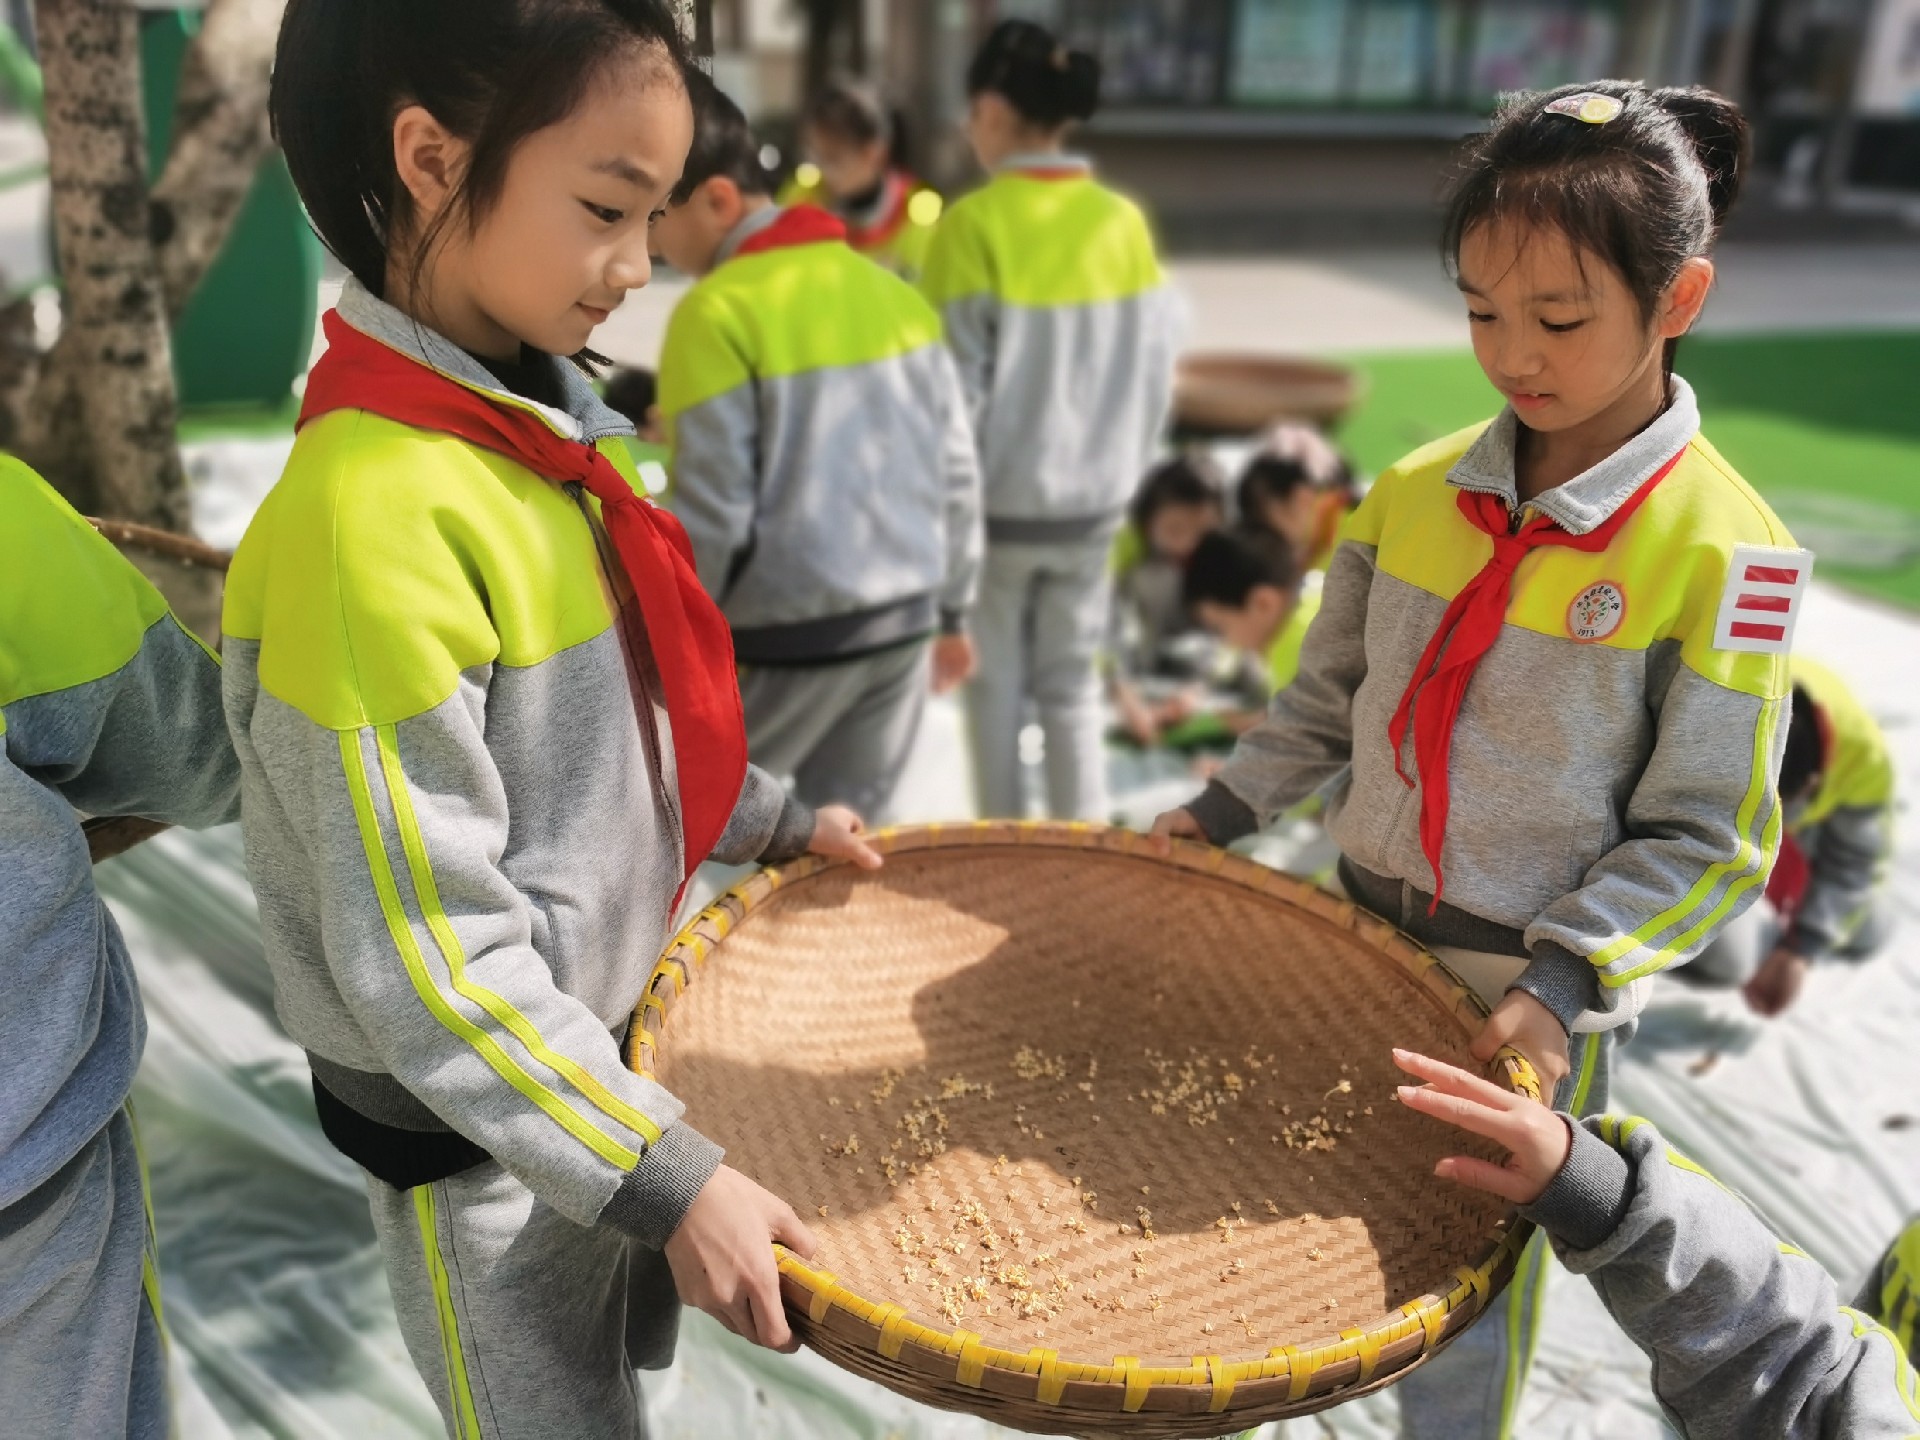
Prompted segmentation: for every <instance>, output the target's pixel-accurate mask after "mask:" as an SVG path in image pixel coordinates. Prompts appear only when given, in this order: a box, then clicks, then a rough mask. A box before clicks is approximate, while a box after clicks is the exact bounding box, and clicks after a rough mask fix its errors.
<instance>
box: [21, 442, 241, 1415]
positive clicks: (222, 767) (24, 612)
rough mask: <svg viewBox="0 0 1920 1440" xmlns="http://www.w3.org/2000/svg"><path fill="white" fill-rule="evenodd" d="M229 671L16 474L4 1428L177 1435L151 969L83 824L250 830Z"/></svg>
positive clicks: (96, 542) (70, 517)
mask: <svg viewBox="0 0 1920 1440" xmlns="http://www.w3.org/2000/svg"><path fill="white" fill-rule="evenodd" d="M239 802H240V768H239V765H238V763H237V762H236V761H235V759H234V755H233V746H232V744H231V742H230V741H229V740H228V739H227V727H226V723H225V721H224V720H223V719H222V717H221V713H220V662H219V661H218V660H216V659H215V658H214V656H213V652H212V651H210V650H208V649H207V648H206V646H204V645H202V644H201V643H200V642H199V641H198V640H197V639H195V638H194V636H193V635H191V634H190V633H189V632H188V631H186V630H184V629H183V628H181V626H180V624H179V622H178V621H176V620H175V619H174V617H173V614H172V612H171V611H169V610H168V608H167V602H166V601H165V600H164V599H162V598H161V596H160V593H159V592H158V591H157V590H155V589H154V588H153V586H151V585H149V584H148V583H147V582H146V580H145V579H144V578H142V576H141V574H140V572H139V571H138V570H136V569H134V567H133V566H132V565H131V564H130V563H129V562H128V561H127V560H126V559H124V558H123V557H122V556H121V555H120V554H119V552H117V551H116V550H115V549H114V548H113V546H112V545H110V544H109V543H108V542H107V541H106V540H104V539H102V538H101V537H100V536H99V535H98V534H96V533H95V532H94V529H93V527H92V526H90V525H88V524H87V522H86V521H85V520H82V519H81V518H80V517H79V516H78V515H76V514H75V513H74V512H73V510H72V509H71V508H70V507H69V506H68V505H67V503H66V501H64V500H62V499H61V498H60V497H59V496H58V495H56V494H55V493H54V492H53V489H52V487H51V486H49V485H48V484H47V483H46V482H45V481H44V480H42V479H41V478H40V477H39V476H38V475H36V474H34V473H33V472H32V471H31V470H29V469H28V468H27V467H26V466H25V465H22V464H21V463H20V462H19V461H18V460H15V459H12V458H11V457H0V875H4V876H5V880H4V881H3V882H0V928H3V929H4V932H5V934H6V936H7V949H6V971H5V973H6V985H7V999H6V1011H5V1015H6V1032H7V1044H6V1045H5V1047H4V1048H3V1049H0V1415H4V1416H5V1417H6V1420H5V1427H4V1428H5V1429H6V1431H7V1433H8V1434H11V1435H113V1436H121V1435H125V1436H137V1437H141V1440H161V1437H163V1436H165V1435H167V1434H168V1433H169V1427H170V1422H169V1419H168V1404H167V1386H166V1370H167V1360H166V1347H165V1333H164V1330H163V1328H162V1324H161V1313H160V1276H159V1271H158V1268H157V1265H156V1258H155V1256H156V1252H155V1247H154V1238H153V1232H152V1229H151V1226H150V1222H149V1219H148V1215H149V1210H148V1201H147V1184H146V1175H145V1173H144V1165H143V1163H142V1160H141V1156H140V1152H139V1138H138V1136H137V1135H136V1134H135V1131H134V1121H133V1110H132V1107H131V1105H130V1103H129V1101H128V1095H129V1094H130V1093H131V1091H132V1089H133V1076H134V1071H135V1070H136V1069H138V1068H139V1064H140V1052H141V1050H142V1048H143V1047H144V1046H145V1043H146V1035H147V1022H146V1015H145V1013H144V1012H143V1011H142V1009H141V1007H140V988H139V985H138V984H137V983H136V981H135V979H134V970H133V961H132V959H131V958H130V957H129V956H128V954H127V947H126V942H125V941H124V940H123V939H121V936H120V929H119V927H118V926H117V925H115V924H114V921H113V915H112V913H111V912H110V911H108V909H107V907H106V905H105V904H104V903H103V902H102V901H101V899H100V896H99V894H98V892H97V891H95V889H94V887H93V864H92V861H91V859H90V858H89V856H88V852H87V837H86V834H85V832H84V831H83V829H82V828H81V820H82V817H83V816H93V815H144V816H148V817H150V818H152V819H156V820H165V821H167V822H169V823H171V824H175V825H217V824H220V823H222V822H224V821H227V820H232V819H234V818H235V817H236V816H237V815H238V813H239Z"/></svg>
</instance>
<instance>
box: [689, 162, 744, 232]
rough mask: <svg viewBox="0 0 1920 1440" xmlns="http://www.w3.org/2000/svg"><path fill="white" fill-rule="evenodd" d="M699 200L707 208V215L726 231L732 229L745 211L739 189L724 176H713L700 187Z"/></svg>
mask: <svg viewBox="0 0 1920 1440" xmlns="http://www.w3.org/2000/svg"><path fill="white" fill-rule="evenodd" d="M700 198H701V202H702V203H703V204H704V205H705V206H706V207H707V213H708V214H710V215H712V216H713V218H714V219H715V220H717V221H719V222H720V224H721V226H722V227H723V228H725V229H728V230H731V229H732V228H733V226H734V225H735V223H736V222H737V221H738V220H739V219H740V216H741V215H742V214H743V213H744V211H745V209H746V200H745V198H744V197H743V196H742V195H741V194H740V187H739V186H738V185H736V184H734V183H733V181H732V180H730V179H728V178H727V177H726V176H725V175H715V176H713V177H712V178H710V179H709V180H707V182H706V183H705V184H703V185H702V186H701V187H700Z"/></svg>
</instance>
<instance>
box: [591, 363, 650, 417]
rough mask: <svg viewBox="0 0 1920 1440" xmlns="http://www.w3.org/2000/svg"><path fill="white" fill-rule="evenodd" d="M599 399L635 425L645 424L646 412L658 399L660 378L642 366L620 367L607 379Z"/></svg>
mask: <svg viewBox="0 0 1920 1440" xmlns="http://www.w3.org/2000/svg"><path fill="white" fill-rule="evenodd" d="M600 398H601V399H602V400H604V401H605V402H606V405H607V408H608V409H609V410H617V411H618V412H619V413H620V414H622V415H624V416H626V417H627V419H629V420H631V421H632V422H633V423H634V424H635V425H639V426H644V425H645V424H646V423H647V412H648V411H649V410H651V409H652V408H653V407H654V405H655V404H656V403H657V402H658V401H659V399H660V377H659V376H657V375H656V374H654V372H653V371H651V370H648V369H646V368H645V367H644V366H639V365H631V366H622V367H621V368H620V369H618V370H616V371H614V372H613V373H612V374H611V375H609V376H608V377H607V383H606V387H605V389H604V390H603V391H602V393H601V396H600Z"/></svg>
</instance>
